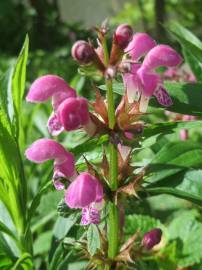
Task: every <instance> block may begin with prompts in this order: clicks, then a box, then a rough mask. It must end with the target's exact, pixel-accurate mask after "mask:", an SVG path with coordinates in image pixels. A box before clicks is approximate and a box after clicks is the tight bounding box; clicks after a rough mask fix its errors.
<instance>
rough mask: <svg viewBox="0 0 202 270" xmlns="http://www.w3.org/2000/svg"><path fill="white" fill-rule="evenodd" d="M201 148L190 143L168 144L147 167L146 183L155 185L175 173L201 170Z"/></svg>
mask: <svg viewBox="0 0 202 270" xmlns="http://www.w3.org/2000/svg"><path fill="white" fill-rule="evenodd" d="M201 155H202V146H201V145H200V144H195V143H193V142H191V141H186V142H169V143H167V144H166V145H165V146H164V147H163V148H162V149H161V150H160V151H159V152H158V153H157V155H156V156H155V157H154V159H153V160H152V161H151V163H150V164H149V165H148V171H147V176H146V181H147V182H148V183H150V184H151V183H156V182H158V181H160V180H162V179H164V178H166V177H168V176H171V175H174V174H176V173H177V172H180V171H183V170H187V169H190V168H201V166H202V159H201Z"/></svg>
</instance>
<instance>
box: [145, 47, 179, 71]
mask: <svg viewBox="0 0 202 270" xmlns="http://www.w3.org/2000/svg"><path fill="white" fill-rule="evenodd" d="M181 61H182V58H181V56H180V55H179V54H178V53H177V52H176V51H175V50H174V49H172V48H171V47H170V46H168V45H157V46H155V47H154V48H153V49H151V51H149V53H148V54H147V55H146V57H145V59H144V61H143V66H144V67H146V68H147V69H155V68H158V67H174V66H177V65H178V64H180V63H181Z"/></svg>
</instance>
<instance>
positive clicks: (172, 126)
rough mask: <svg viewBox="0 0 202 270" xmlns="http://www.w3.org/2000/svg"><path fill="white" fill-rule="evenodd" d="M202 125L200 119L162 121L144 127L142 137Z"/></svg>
mask: <svg viewBox="0 0 202 270" xmlns="http://www.w3.org/2000/svg"><path fill="white" fill-rule="evenodd" d="M200 126H201V127H202V121H187V122H185V121H177V122H163V123H157V124H152V125H148V126H146V127H145V128H144V132H143V137H150V136H153V135H156V134H159V133H161V134H168V133H172V132H176V131H177V130H180V129H183V128H184V129H190V128H195V127H200Z"/></svg>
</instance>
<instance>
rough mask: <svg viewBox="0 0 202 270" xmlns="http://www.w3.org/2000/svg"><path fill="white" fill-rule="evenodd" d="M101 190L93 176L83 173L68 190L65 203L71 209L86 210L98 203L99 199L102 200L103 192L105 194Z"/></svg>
mask: <svg viewBox="0 0 202 270" xmlns="http://www.w3.org/2000/svg"><path fill="white" fill-rule="evenodd" d="M98 185H100V186H99V187H98ZM98 190H99V191H98ZM101 190H102V186H101V184H100V183H99V181H98V180H97V179H96V178H95V177H94V176H92V175H91V174H89V173H87V172H83V173H81V174H80V175H79V176H78V177H77V178H76V179H75V180H74V181H73V182H72V183H71V184H70V186H69V187H68V189H67V190H66V193H65V202H66V204H67V205H68V206H69V207H70V208H84V207H87V206H90V204H91V203H93V202H96V200H97V199H98V198H99V200H100V195H101V192H103V191H101Z"/></svg>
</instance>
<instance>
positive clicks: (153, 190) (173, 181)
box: [146, 170, 202, 206]
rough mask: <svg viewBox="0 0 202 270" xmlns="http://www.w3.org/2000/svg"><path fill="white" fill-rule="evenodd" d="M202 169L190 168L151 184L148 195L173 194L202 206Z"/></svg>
mask: <svg viewBox="0 0 202 270" xmlns="http://www.w3.org/2000/svg"><path fill="white" fill-rule="evenodd" d="M201 179H202V170H188V171H183V172H180V173H178V174H175V175H172V176H169V177H167V178H164V179H163V180H161V181H159V182H157V183H156V184H149V185H148V186H147V188H146V190H147V195H148V194H149V195H158V194H163V193H164V194H171V195H174V196H176V197H179V198H182V199H186V200H189V201H191V202H192V203H195V204H198V205H200V206H202V181H201Z"/></svg>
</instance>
